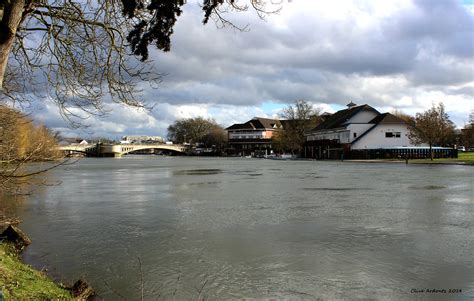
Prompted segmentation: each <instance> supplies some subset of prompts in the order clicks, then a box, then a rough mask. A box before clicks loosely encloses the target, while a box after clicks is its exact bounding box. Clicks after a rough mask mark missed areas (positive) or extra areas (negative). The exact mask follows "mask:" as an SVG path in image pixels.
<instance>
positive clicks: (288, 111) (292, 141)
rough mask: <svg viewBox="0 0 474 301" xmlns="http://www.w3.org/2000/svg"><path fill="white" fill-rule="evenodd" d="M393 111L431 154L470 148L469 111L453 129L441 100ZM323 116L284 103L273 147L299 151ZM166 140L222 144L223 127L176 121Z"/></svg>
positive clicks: (302, 104)
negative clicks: (415, 109)
mask: <svg viewBox="0 0 474 301" xmlns="http://www.w3.org/2000/svg"><path fill="white" fill-rule="evenodd" d="M393 114H394V115H395V116H397V117H399V118H400V119H402V120H404V121H405V122H406V123H407V125H408V128H409V139H410V141H411V142H412V143H413V144H415V145H420V144H426V145H428V147H429V148H430V152H431V155H432V156H433V152H432V148H433V147H434V146H449V147H453V146H455V145H463V146H466V147H467V148H471V147H474V111H472V112H471V114H470V118H469V123H468V124H467V125H466V126H465V127H464V128H463V129H461V130H457V129H456V127H455V125H454V123H453V122H452V121H451V119H450V117H449V115H448V114H447V113H446V109H445V107H444V104H443V103H441V102H440V103H439V104H437V105H435V104H433V105H432V107H431V108H429V109H427V110H426V111H424V112H421V113H416V114H415V116H410V115H408V114H405V113H403V112H401V111H398V110H395V111H394V112H393ZM326 116H327V115H326V114H323V112H322V110H321V108H319V107H317V106H314V105H313V104H312V103H310V102H308V101H305V100H298V101H296V102H295V103H294V104H290V105H288V106H286V107H285V108H283V109H282V110H281V112H280V113H279V115H278V117H279V118H280V121H281V122H282V124H283V128H284V130H281V131H277V132H276V133H275V134H274V136H273V138H272V144H273V148H274V150H275V151H277V152H280V153H292V154H301V152H302V149H303V145H304V143H305V142H306V138H305V133H307V132H308V131H310V130H312V129H314V128H315V127H316V126H317V125H318V124H319V123H321V122H323V121H324V119H325V117H326ZM168 139H169V140H171V141H174V142H176V143H190V144H196V143H197V144H201V145H203V146H205V147H211V146H217V147H221V148H223V147H225V146H226V144H225V143H226V134H225V131H224V128H223V127H222V126H220V125H218V124H217V123H216V122H215V120H213V119H209V118H208V119H206V118H203V117H196V118H188V119H180V120H177V121H176V122H175V123H173V124H172V125H170V126H169V127H168Z"/></svg>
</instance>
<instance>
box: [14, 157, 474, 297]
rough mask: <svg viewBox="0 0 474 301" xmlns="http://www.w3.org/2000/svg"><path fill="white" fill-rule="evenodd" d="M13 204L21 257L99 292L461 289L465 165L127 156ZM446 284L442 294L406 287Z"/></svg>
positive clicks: (468, 174)
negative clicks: (24, 241)
mask: <svg viewBox="0 0 474 301" xmlns="http://www.w3.org/2000/svg"><path fill="white" fill-rule="evenodd" d="M51 177H52V179H51V180H61V181H62V182H63V183H62V185H60V186H53V187H45V188H44V189H43V190H41V191H40V193H38V194H36V195H34V196H32V197H31V198H30V199H29V200H28V201H27V202H24V203H22V204H20V205H18V206H17V208H16V210H17V214H18V215H20V216H21V217H22V218H23V219H24V220H25V223H24V224H23V225H22V227H23V228H24V230H25V231H26V232H27V233H28V234H29V235H30V236H31V238H32V239H33V244H32V245H31V246H30V247H29V248H28V249H27V251H26V253H25V259H26V260H27V261H28V262H31V263H33V264H34V265H36V266H37V267H40V268H41V267H43V266H45V265H46V267H47V268H48V269H49V272H50V273H51V274H52V275H53V276H55V277H58V278H61V279H62V280H75V279H77V278H80V277H85V278H86V279H88V280H89V281H90V282H91V283H92V285H93V286H94V288H96V289H97V291H98V293H99V294H100V296H101V297H102V298H105V299H106V300H115V299H117V298H118V296H117V292H119V293H120V294H121V295H123V296H124V297H125V298H126V299H130V300H134V299H135V300H136V299H139V296H140V293H139V292H140V290H139V287H140V280H139V279H140V278H141V276H140V266H139V263H138V258H140V261H141V262H142V267H141V269H142V271H143V272H142V276H143V279H144V287H145V290H146V293H147V295H146V299H150V300H154V299H155V297H156V296H157V295H160V296H162V298H165V299H172V298H173V296H174V298H175V299H176V300H182V299H190V298H192V297H196V296H198V294H199V293H198V291H199V290H200V288H202V287H204V288H203V289H202V291H203V294H204V295H205V296H206V298H208V299H212V300H222V299H242V298H246V299H284V300H314V299H317V298H321V299H323V300H334V299H336V300H346V299H382V300H413V299H419V300H433V299H446V300H450V299H455V300H463V299H464V300H469V299H470V298H473V297H474V265H473V263H472V258H474V234H473V233H474V231H473V230H474V229H473V228H474V216H473V214H472V212H473V206H474V203H473V199H474V198H473V169H472V168H471V167H463V166H449V167H447V166H436V167H433V166H412V165H408V166H407V165H405V164H400V165H398V164H353V163H349V162H344V163H341V162H316V161H273V160H248V159H247V160H243V159H222V158H186V157H181V158H164V157H154V156H153V157H147V156H130V157H125V158H122V159H85V160H82V161H80V162H79V163H77V164H76V165H74V166H70V167H68V168H67V169H62V170H55V171H54V172H53V173H52V174H51ZM423 288H424V289H426V288H436V289H442V288H445V289H448V288H459V289H462V293H458V294H454V295H449V294H446V295H440V294H438V295H426V294H414V293H411V290H412V289H423Z"/></svg>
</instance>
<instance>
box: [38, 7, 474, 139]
mask: <svg viewBox="0 0 474 301" xmlns="http://www.w3.org/2000/svg"><path fill="white" fill-rule="evenodd" d="M267 2H268V3H272V2H273V3H276V4H278V3H280V4H279V5H276V6H274V8H278V7H280V6H281V11H280V12H279V13H278V14H272V15H269V16H267V17H266V19H265V21H262V20H260V19H259V18H258V16H257V14H256V13H255V11H252V10H251V9H250V10H249V11H248V12H246V13H234V14H231V15H229V18H230V19H231V20H232V21H233V22H234V23H235V24H238V25H240V26H245V25H249V30H248V31H245V32H240V31H236V30H233V29H231V28H224V29H219V28H217V27H216V26H215V24H213V23H211V22H210V23H209V24H208V25H206V26H203V25H202V23H201V21H202V12H201V10H200V7H199V6H198V3H197V2H196V1H192V0H189V1H188V4H187V5H186V6H185V8H184V13H183V15H182V16H181V17H180V18H179V20H178V23H177V25H176V27H175V33H174V34H173V36H172V49H171V52H168V53H162V52H159V51H157V50H155V49H152V50H151V54H150V57H151V59H152V60H153V61H154V63H155V65H156V66H157V67H158V71H159V72H161V73H166V74H167V75H166V76H165V77H164V78H163V82H162V84H161V85H160V86H159V87H158V89H151V88H149V87H147V86H146V85H144V86H143V89H144V90H143V95H142V96H143V97H144V99H146V100H147V102H149V103H152V104H155V107H154V109H153V110H152V111H144V110H136V109H132V108H127V107H124V106H121V105H117V104H111V105H110V106H109V109H110V113H109V114H108V115H107V116H106V117H103V118H92V117H91V118H89V119H87V120H85V121H84V124H85V125H87V128H82V129H71V128H69V127H68V126H67V123H66V122H64V121H63V120H62V119H61V117H60V116H59V114H58V112H57V108H56V107H55V106H54V104H52V103H48V102H43V104H42V105H41V106H39V107H38V109H37V110H36V112H35V113H34V115H35V116H36V118H37V119H39V120H41V121H42V122H44V123H45V124H46V125H48V126H50V127H52V128H54V129H55V130H60V131H61V132H62V133H63V134H64V135H67V136H81V137H84V138H87V137H92V136H94V137H97V136H107V137H111V138H118V137H120V136H123V135H134V134H150V135H161V136H166V128H167V127H168V125H169V124H171V123H173V122H174V121H175V120H176V119H179V118H188V117H196V116H204V117H211V118H214V119H215V120H216V121H217V122H218V123H220V124H221V125H223V126H224V127H227V126H230V125H231V124H233V123H236V122H245V121H247V120H248V119H250V118H252V117H254V116H260V117H273V116H276V115H277V113H278V111H279V110H280V109H281V108H282V107H284V106H286V105H287V104H289V103H292V102H294V101H295V100H299V99H304V100H307V101H310V102H312V103H314V105H317V106H320V107H322V108H323V110H324V111H328V112H334V111H337V110H339V109H342V108H344V106H345V104H347V103H349V102H350V101H353V102H355V103H357V104H365V103H366V104H369V105H371V106H373V107H375V108H376V109H378V110H379V111H381V112H386V111H392V110H394V109H398V110H402V111H404V112H406V113H409V114H415V113H416V112H421V111H423V110H426V109H427V108H429V107H430V106H431V105H432V104H433V103H438V102H444V104H445V106H446V109H447V111H448V113H449V115H450V116H451V118H452V120H453V121H454V122H455V123H456V125H457V126H458V127H462V126H463V124H464V123H465V122H467V120H468V116H469V112H470V111H471V110H474V1H472V0H469V1H466V0H464V1H461V0H414V1H401V0H400V1H399V0H397V1H395V0H393V1H378V0H374V1H365V0H354V1H349V0H333V1H313V0H291V1H290V0H272V1H270V0H269V1H267ZM269 8H270V9H271V8H272V7H271V6H270V7H269ZM151 48H152V47H150V49H151Z"/></svg>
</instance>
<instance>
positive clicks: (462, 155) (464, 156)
mask: <svg viewBox="0 0 474 301" xmlns="http://www.w3.org/2000/svg"><path fill="white" fill-rule="evenodd" d="M458 159H459V160H461V161H466V162H468V161H469V162H474V152H458Z"/></svg>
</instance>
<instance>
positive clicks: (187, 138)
mask: <svg viewBox="0 0 474 301" xmlns="http://www.w3.org/2000/svg"><path fill="white" fill-rule="evenodd" d="M217 129H222V127H221V126H219V125H218V124H217V123H216V122H215V121H214V120H213V119H210V118H208V119H206V118H203V117H196V118H186V119H180V120H176V121H175V122H174V123H173V124H172V125H170V126H169V127H168V139H169V140H171V141H173V142H176V143H185V142H186V143H203V142H204V140H205V138H206V136H208V135H209V134H211V133H212V131H215V130H217Z"/></svg>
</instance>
